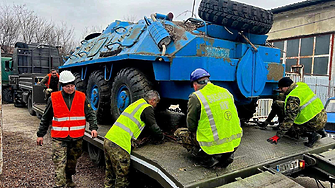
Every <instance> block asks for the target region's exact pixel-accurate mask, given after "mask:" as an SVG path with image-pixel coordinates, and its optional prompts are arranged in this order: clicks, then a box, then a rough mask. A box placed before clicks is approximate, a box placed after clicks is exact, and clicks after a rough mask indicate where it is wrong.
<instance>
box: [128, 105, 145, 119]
mask: <svg viewBox="0 0 335 188" xmlns="http://www.w3.org/2000/svg"><path fill="white" fill-rule="evenodd" d="M145 104H147V103H145V102H144V103H141V104H139V105H138V106H136V108H135V109H134V110H133V111H132V112H131V115H132V116H134V115H135V113H136V112H137V111H138V109H140V108H141V107H142V106H143V105H145Z"/></svg>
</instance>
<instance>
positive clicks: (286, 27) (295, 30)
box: [268, 1, 335, 40]
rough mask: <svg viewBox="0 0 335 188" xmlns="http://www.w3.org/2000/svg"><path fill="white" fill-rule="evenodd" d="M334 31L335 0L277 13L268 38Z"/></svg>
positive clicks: (275, 38) (274, 38) (283, 37)
mask: <svg viewBox="0 0 335 188" xmlns="http://www.w3.org/2000/svg"><path fill="white" fill-rule="evenodd" d="M334 31H335V1H331V2H326V3H320V4H318V5H313V6H309V7H304V8H300V9H296V10H290V11H287V12H283V13H278V14H275V15H274V24H273V26H272V29H271V30H270V32H269V33H268V35H269V38H268V40H277V39H285V38H292V37H298V36H305V35H312V34H319V33H329V32H334Z"/></svg>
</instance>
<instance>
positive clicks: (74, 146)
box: [52, 139, 83, 187]
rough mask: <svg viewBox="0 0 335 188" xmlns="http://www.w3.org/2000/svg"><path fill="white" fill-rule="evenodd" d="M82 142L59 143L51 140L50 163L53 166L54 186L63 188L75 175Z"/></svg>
mask: <svg viewBox="0 0 335 188" xmlns="http://www.w3.org/2000/svg"><path fill="white" fill-rule="evenodd" d="M82 144H83V140H82V139H80V140H77V141H60V140H56V139H52V161H53V163H54V166H55V186H59V187H62V186H65V185H66V180H67V179H71V176H72V175H73V174H75V173H76V165H77V159H78V158H79V157H80V156H81V154H82Z"/></svg>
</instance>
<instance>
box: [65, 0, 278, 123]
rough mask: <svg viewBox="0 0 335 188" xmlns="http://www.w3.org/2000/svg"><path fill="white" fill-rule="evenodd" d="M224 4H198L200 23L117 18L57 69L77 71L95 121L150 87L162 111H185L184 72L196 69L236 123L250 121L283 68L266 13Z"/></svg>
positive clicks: (116, 111) (164, 18)
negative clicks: (220, 93) (230, 105)
mask: <svg viewBox="0 0 335 188" xmlns="http://www.w3.org/2000/svg"><path fill="white" fill-rule="evenodd" d="M214 2H221V1H214ZM222 2H225V3H223V4H220V5H218V4H216V3H213V1H210V0H203V1H202V3H201V5H200V7H199V15H200V17H201V18H203V19H204V20H201V19H195V18H189V19H187V20H186V21H173V14H172V13H170V14H168V15H162V14H152V15H151V16H149V17H146V16H144V18H143V19H142V20H139V21H138V22H137V23H130V22H125V21H118V20H116V21H115V22H113V23H111V24H110V25H109V26H108V27H107V28H106V29H105V30H104V31H103V32H102V33H93V34H91V35H89V36H87V37H86V38H85V39H84V40H83V41H81V46H79V47H77V49H76V50H75V52H74V53H72V55H71V56H70V58H69V59H68V60H67V61H66V62H65V64H64V65H63V66H61V67H60V71H62V70H71V71H72V72H73V73H74V74H75V76H76V85H77V89H79V90H81V91H84V92H86V95H87V97H88V98H89V99H90V101H91V104H92V107H93V109H94V110H95V111H96V112H97V116H98V120H99V122H104V121H105V120H106V118H108V117H110V115H112V117H113V119H114V120H115V119H116V118H117V117H118V116H119V115H120V113H121V112H122V111H123V110H124V109H125V108H126V107H127V106H128V105H129V104H131V103H132V102H134V101H135V100H137V99H139V98H140V97H141V96H142V95H143V93H144V92H146V91H148V90H150V89H156V90H158V91H159V93H160V95H161V98H162V100H161V102H160V104H159V106H160V108H163V109H164V108H167V107H168V106H169V105H170V104H179V106H180V108H181V109H182V110H183V111H185V110H186V104H187V100H188V96H189V94H190V93H192V92H193V89H192V88H191V87H190V82H189V78H190V73H191V72H192V71H193V70H194V69H196V68H200V67H201V68H204V69H206V70H207V71H208V72H209V73H210V74H211V77H210V80H211V81H212V82H213V83H214V84H217V85H220V86H222V87H225V88H227V89H228V90H229V91H230V92H231V93H232V94H233V95H234V98H235V102H236V105H237V107H238V111H239V114H240V118H241V119H242V120H248V119H249V118H251V117H252V114H253V113H254V111H255V107H256V105H255V104H256V101H257V99H259V98H266V97H271V96H272V95H273V94H274V91H275V89H276V87H277V81H278V80H279V79H280V78H281V77H283V75H284V65H283V64H281V63H280V50H279V49H277V48H273V47H270V46H267V45H266V39H267V36H266V35H264V34H265V33H267V32H268V31H269V30H270V29H271V26H272V22H273V18H272V13H271V12H270V11H267V10H263V9H260V8H256V7H253V6H249V5H245V4H241V3H237V2H233V1H222ZM220 6H221V7H220Z"/></svg>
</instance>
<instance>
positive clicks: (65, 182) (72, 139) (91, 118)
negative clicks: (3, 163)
mask: <svg viewBox="0 0 335 188" xmlns="http://www.w3.org/2000/svg"><path fill="white" fill-rule="evenodd" d="M74 80H75V77H74V76H73V74H72V73H71V72H70V71H62V72H61V73H60V76H59V82H60V83H61V85H62V91H57V92H53V93H51V97H50V98H49V99H48V102H47V107H46V109H45V111H44V114H43V116H42V118H41V123H40V126H39V130H38V132H37V145H39V146H42V145H43V136H44V135H45V134H46V133H47V131H48V127H49V122H50V121H51V120H52V128H51V137H52V160H53V162H54V166H55V187H65V186H66V187H75V186H76V184H75V183H74V182H73V181H72V175H73V174H75V173H76V164H77V159H78V158H79V157H80V156H81V154H82V143H83V136H84V133H85V126H86V121H87V122H89V129H90V130H91V136H92V137H93V138H95V137H97V135H98V133H97V129H98V126H97V120H96V116H95V113H94V111H93V109H92V108H91V106H90V104H89V102H88V100H87V99H86V96H85V94H84V93H82V92H80V91H76V89H75V84H74Z"/></svg>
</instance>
